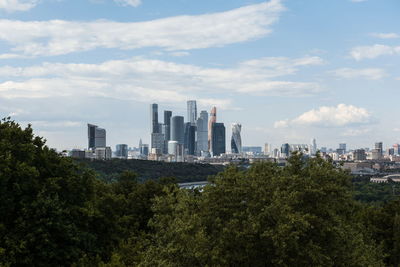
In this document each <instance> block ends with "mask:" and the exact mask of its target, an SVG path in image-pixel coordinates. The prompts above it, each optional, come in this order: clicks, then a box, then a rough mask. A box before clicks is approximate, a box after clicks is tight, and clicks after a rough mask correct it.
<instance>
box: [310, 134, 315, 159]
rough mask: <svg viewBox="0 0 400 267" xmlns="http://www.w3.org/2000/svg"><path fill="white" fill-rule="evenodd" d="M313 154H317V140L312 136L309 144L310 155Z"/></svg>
mask: <svg viewBox="0 0 400 267" xmlns="http://www.w3.org/2000/svg"><path fill="white" fill-rule="evenodd" d="M315 154H317V140H315V138H313V139H312V140H311V145H310V155H312V156H314V155H315Z"/></svg>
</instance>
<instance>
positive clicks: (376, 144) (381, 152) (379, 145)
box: [375, 142, 383, 156]
mask: <svg viewBox="0 0 400 267" xmlns="http://www.w3.org/2000/svg"><path fill="white" fill-rule="evenodd" d="M375 149H378V150H379V152H380V155H381V156H382V155H383V143H382V142H376V143H375Z"/></svg>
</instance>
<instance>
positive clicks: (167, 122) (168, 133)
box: [164, 110, 172, 142]
mask: <svg viewBox="0 0 400 267" xmlns="http://www.w3.org/2000/svg"><path fill="white" fill-rule="evenodd" d="M171 117H172V111H169V110H164V128H165V133H164V134H165V140H166V141H167V142H168V141H169V140H171Z"/></svg>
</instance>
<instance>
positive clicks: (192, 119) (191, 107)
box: [187, 100, 197, 125]
mask: <svg viewBox="0 0 400 267" xmlns="http://www.w3.org/2000/svg"><path fill="white" fill-rule="evenodd" d="M187 120H188V122H189V123H190V124H191V125H196V121H197V105H196V100H189V101H187Z"/></svg>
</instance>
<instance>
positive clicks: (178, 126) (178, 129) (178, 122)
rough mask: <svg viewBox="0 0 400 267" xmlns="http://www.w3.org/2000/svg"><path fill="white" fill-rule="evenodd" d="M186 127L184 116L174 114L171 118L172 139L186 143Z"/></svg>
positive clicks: (181, 143) (179, 142)
mask: <svg viewBox="0 0 400 267" xmlns="http://www.w3.org/2000/svg"><path fill="white" fill-rule="evenodd" d="M184 133H185V128H184V124H183V117H182V116H174V117H172V119H171V140H172V141H177V142H178V144H180V145H183V144H184V143H185V134H184Z"/></svg>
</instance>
